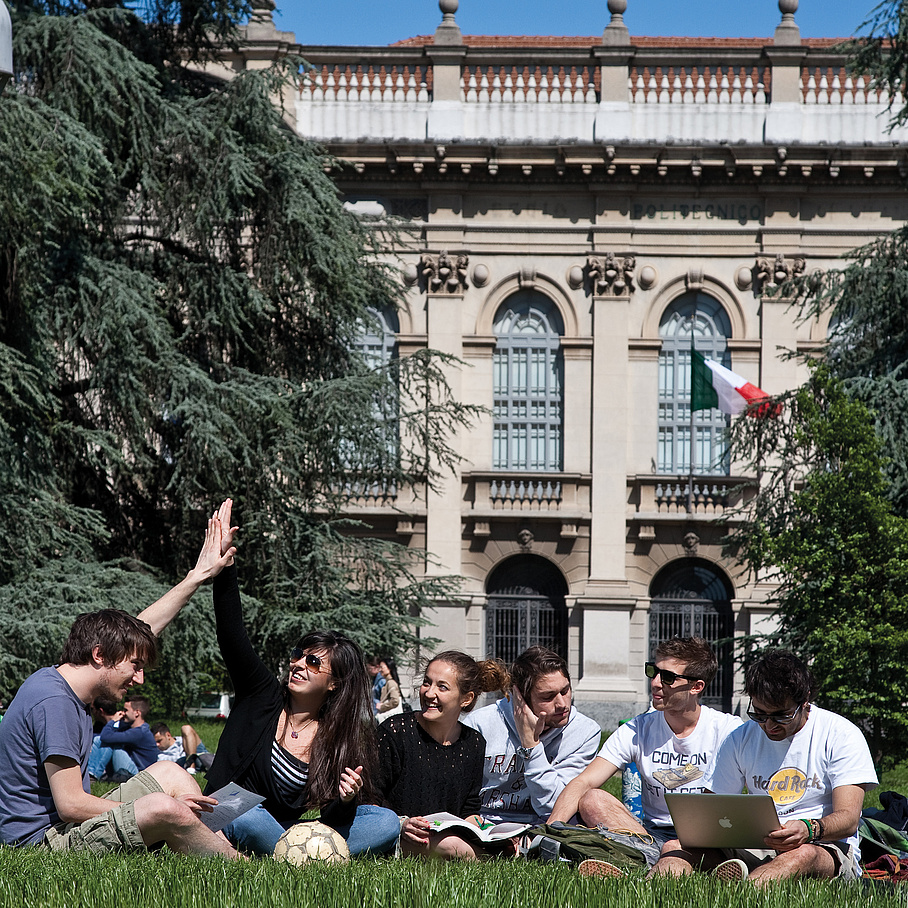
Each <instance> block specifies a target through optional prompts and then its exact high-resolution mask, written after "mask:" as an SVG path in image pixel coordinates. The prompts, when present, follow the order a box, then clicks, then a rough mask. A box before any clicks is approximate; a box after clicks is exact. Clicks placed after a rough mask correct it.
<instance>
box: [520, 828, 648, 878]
mask: <svg viewBox="0 0 908 908" xmlns="http://www.w3.org/2000/svg"><path fill="white" fill-rule="evenodd" d="M527 836H528V837H529V844H528V845H527V846H526V847H525V848H524V849H522V851H523V854H524V856H525V857H528V858H535V859H538V860H542V861H569V862H570V863H572V864H579V863H580V862H581V861H585V860H586V859H587V858H592V859H594V860H597V861H608V862H609V864H614V865H615V866H616V867H620V868H621V869H622V870H637V869H640V868H645V867H647V866H648V865H651V864H655V863H656V861H657V860H658V858H659V846H658V845H656V844H655V842H653V840H652V838H651V837H650V836H646V835H641V834H638V833H623V832H619V831H616V830H610V829H605V828H603V827H599V828H597V829H590V828H589V827H588V826H570V825H568V824H567V823H540V824H539V825H538V826H534V827H533V828H532V829H530V830H528V832H527Z"/></svg>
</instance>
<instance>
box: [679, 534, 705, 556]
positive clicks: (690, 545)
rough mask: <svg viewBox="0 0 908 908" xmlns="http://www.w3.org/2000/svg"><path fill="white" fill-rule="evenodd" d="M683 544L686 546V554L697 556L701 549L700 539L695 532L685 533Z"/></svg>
mask: <svg viewBox="0 0 908 908" xmlns="http://www.w3.org/2000/svg"><path fill="white" fill-rule="evenodd" d="M681 544H682V545H683V546H684V552H685V554H687V555H691V556H693V555H696V554H697V550H698V549H699V548H700V537H699V536H698V535H697V534H696V533H694V532H690V533H685V534H684V539H683V540H682V541H681Z"/></svg>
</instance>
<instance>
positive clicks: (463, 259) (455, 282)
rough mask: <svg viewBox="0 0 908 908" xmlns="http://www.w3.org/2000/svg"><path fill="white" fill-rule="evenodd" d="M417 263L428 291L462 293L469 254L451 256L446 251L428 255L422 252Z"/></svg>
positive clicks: (465, 281) (465, 283) (465, 282)
mask: <svg viewBox="0 0 908 908" xmlns="http://www.w3.org/2000/svg"><path fill="white" fill-rule="evenodd" d="M419 263H420V270H421V272H422V276H423V277H424V278H425V281H426V289H427V290H428V291H429V293H462V292H463V290H464V288H465V287H466V286H467V267H468V266H469V264H470V259H469V256H466V255H457V256H453V255H448V253H447V252H440V253H439V254H438V255H430V254H429V253H428V252H424V253H423V254H422V256H421V257H420V260H419Z"/></svg>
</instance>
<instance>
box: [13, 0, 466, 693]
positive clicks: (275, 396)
mask: <svg viewBox="0 0 908 908" xmlns="http://www.w3.org/2000/svg"><path fill="white" fill-rule="evenodd" d="M10 5H11V8H12V9H11V11H12V14H13V29H14V41H15V48H14V59H15V64H16V67H17V72H16V77H15V80H14V82H13V83H12V84H11V85H9V86H8V87H7V89H6V91H5V92H4V94H3V95H2V97H0V147H2V149H3V150H2V152H0V393H2V398H0V433H2V434H0V453H2V455H3V457H2V462H0V521H2V523H0V556H2V557H0V585H3V587H4V590H5V592H4V594H3V595H2V596H0V603H3V602H6V603H12V602H18V603H20V606H21V603H22V602H23V601H24V600H23V599H22V596H21V595H20V594H21V593H22V592H23V591H25V590H29V589H32V588H33V585H34V584H35V583H36V582H37V580H36V577H39V576H40V577H45V578H46V577H53V576H55V570H56V568H54V563H55V562H59V563H60V564H64V563H65V564H67V565H71V564H72V563H73V561H74V560H75V561H78V562H81V563H86V564H93V565H97V566H98V568H97V570H94V571H93V570H86V571H83V572H81V573H80V574H79V577H80V582H82V583H84V584H86V593H85V595H84V596H83V597H82V598H81V599H80V608H82V609H83V610H84V608H89V607H94V605H93V604H96V605H100V603H101V602H103V601H105V596H106V594H104V593H103V592H99V591H97V590H96V581H97V582H100V578H101V577H102V576H108V575H109V572H110V571H116V570H117V569H118V568H117V567H116V566H115V565H116V564H118V563H122V559H128V561H129V563H130V564H140V565H143V566H144V568H143V570H145V571H146V572H147V573H148V575H149V577H152V578H154V580H155V582H158V583H160V582H164V579H165V578H166V579H167V580H172V579H174V578H176V577H179V576H181V575H182V574H183V573H184V572H185V570H186V569H188V568H189V567H190V566H191V565H192V563H193V562H194V559H195V556H196V554H197V549H198V545H199V542H200V538H201V529H202V527H203V525H204V519H205V517H206V516H207V514H208V513H210V511H211V510H212V508H213V507H214V506H215V505H216V504H217V502H218V500H219V499H220V498H222V497H224V496H225V495H231V496H232V497H233V498H234V499H235V501H236V507H235V514H236V516H237V518H238V521H239V522H240V523H241V524H242V525H243V530H242V533H241V537H240V546H241V554H240V576H241V582H243V583H244V584H245V586H246V588H247V589H248V590H249V592H250V593H251V594H252V595H253V596H258V597H260V598H261V601H262V602H261V607H260V608H259V609H258V610H257V612H256V615H257V617H256V627H255V628H254V629H253V630H254V633H256V634H257V635H259V636H260V638H261V641H262V642H263V645H264V644H266V643H267V645H268V647H269V651H270V652H272V653H274V654H275V658H276V657H277V653H278V652H280V651H283V649H285V648H286V647H287V645H288V642H289V644H292V640H293V639H295V637H296V636H298V634H299V633H300V631H301V630H302V629H303V627H304V626H306V625H307V623H308V622H309V621H310V620H312V621H317V622H318V623H319V624H323V625H325V624H328V625H335V626H338V627H340V628H341V629H344V630H347V631H349V632H351V633H353V634H354V635H355V636H357V637H360V638H362V639H363V641H364V642H365V643H367V644H369V645H371V644H372V643H373V642H375V643H377V642H382V643H383V644H384V645H385V646H386V647H387V648H389V649H392V650H401V649H403V648H405V647H406V646H407V645H409V644H410V643H412V642H413V641H414V640H415V639H416V637H415V635H416V633H417V625H418V623H419V622H418V619H415V618H414V617H413V616H414V615H417V614H418V612H419V610H420V608H421V607H422V606H424V605H425V604H427V603H428V602H430V601H431V598H432V597H434V596H436V595H441V594H442V591H441V589H440V586H439V583H438V582H435V581H433V582H424V581H422V580H421V579H420V573H419V571H418V570H417V568H416V565H415V564H414V556H413V554H412V553H410V552H408V551H407V550H406V549H405V548H401V547H400V546H398V545H397V544H395V543H393V542H391V541H388V540H384V541H378V540H376V539H373V538H370V531H369V527H367V526H360V527H358V528H356V529H355V530H353V529H351V528H349V527H347V528H346V529H344V527H343V526H342V525H341V524H335V521H337V520H339V517H338V515H339V513H340V512H341V510H342V509H343V507H344V505H345V504H346V503H347V502H348V501H349V500H350V498H351V497H354V496H356V495H357V494H361V492H362V490H363V489H364V488H369V489H381V490H383V491H384V493H387V494H393V492H394V491H396V490H399V489H403V488H408V487H415V488H418V489H425V488H426V487H431V486H432V484H433V483H434V482H435V481H436V479H437V477H438V476H439V475H440V472H441V471H444V470H445V469H447V468H448V467H450V465H451V464H452V463H453V462H454V461H455V459H456V457H455V454H454V452H453V450H452V449H451V447H450V446H449V443H448V441H447V439H448V438H449V437H450V434H451V432H452V431H454V430H456V429H457V428H458V427H460V426H462V425H465V424H466V423H467V422H468V421H469V419H470V418H471V416H472V415H473V411H472V410H471V408H469V407H465V406H462V405H460V404H458V403H457V402H456V401H454V400H453V399H452V398H451V396H450V394H449V391H448V387H447V385H446V382H445V379H444V374H445V369H447V368H450V367H451V366H452V362H451V361H450V360H447V359H446V358H445V357H442V356H440V355H437V354H433V353H432V352H431V351H428V352H425V353H422V354H418V355H415V356H413V357H409V358H406V359H402V360H400V361H397V362H394V363H392V364H390V365H387V366H383V367H377V368H370V367H369V366H368V364H367V363H366V362H365V360H364V358H363V356H362V355H361V354H360V353H359V352H358V350H357V340H358V337H359V336H360V333H361V332H362V330H363V326H364V325H366V324H368V323H369V321H370V319H371V318H372V316H371V314H370V313H372V312H381V311H386V310H392V309H394V308H395V307H396V306H397V305H399V292H400V291H399V286H400V283H399V281H398V280H397V275H396V274H395V272H394V271H393V269H392V268H391V267H390V266H389V265H387V264H384V263H383V261H384V260H383V259H382V258H381V257H380V256H379V255H378V252H379V250H378V249H376V248H375V241H374V235H373V234H372V233H370V232H368V231H367V230H366V229H364V227H363V226H362V225H361V224H360V222H359V221H358V220H357V219H356V218H355V217H354V216H353V215H352V214H350V213H348V212H347V211H346V210H345V209H344V208H343V205H342V201H341V199H340V198H339V196H338V193H337V190H336V188H335V186H334V185H333V183H332V182H331V181H330V180H329V179H328V177H327V176H326V175H325V170H326V166H325V165H326V161H325V157H324V154H323V152H322V151H321V150H320V149H318V148H316V147H314V146H312V145H311V144H308V143H305V142H303V141H300V140H299V139H298V138H297V137H296V136H295V135H293V134H292V133H291V132H290V131H289V130H288V129H287V128H286V126H285V124H284V123H283V121H282V119H281V115H280V111H279V110H277V109H275V107H274V104H273V98H274V97H276V96H278V95H279V89H280V86H281V84H282V80H284V79H286V78H288V77H290V78H292V77H293V76H294V75H295V72H296V70H297V68H298V63H294V62H287V63H285V64H284V65H283V66H282V67H281V66H276V67H274V68H273V69H271V70H268V71H264V72H244V73H241V74H239V75H237V76H236V77H235V78H233V79H231V80H230V81H227V82H219V81H216V80H213V79H211V78H209V77H206V76H205V75H204V73H203V72H202V71H201V70H200V69H199V68H198V67H193V66H192V65H191V64H192V63H193V62H198V61H204V60H205V59H206V58H208V57H210V55H211V54H212V53H213V51H214V49H216V47H217V46H218V44H219V43H223V42H229V41H231V40H234V37H235V35H234V25H235V23H236V21H237V19H238V18H239V17H241V16H242V15H243V14H244V12H245V11H246V5H245V4H244V3H240V2H237V0H181V2H180V3H175V2H165V0H154V2H152V0H148V2H146V3H143V4H139V5H138V6H139V8H138V14H137V13H136V10H134V9H133V7H135V6H136V4H132V3H126V2H117V0H98V2H81V3H78V2H63V0H60V2H40V3H39V2H36V0H15V2H12V3H11V4H10ZM111 565H114V566H111ZM373 566H374V567H373ZM48 572H49V573H48ZM137 576H138V575H137V574H136V573H134V572H130V573H129V574H128V577H127V578H126V580H127V581H129V582H134V581H135V580H136V578H137ZM363 577H367V578H372V579H374V584H373V585H371V586H369V585H365V586H363V585H358V584H357V581H358V580H360V579H362V578H363ZM41 582H42V584H43V585H42V586H41V590H42V595H43V596H45V597H49V599H48V603H50V604H52V603H54V602H58V603H59V604H60V606H61V608H62V607H63V602H64V595H63V593H62V590H61V591H60V593H59V595H57V594H55V593H54V592H53V589H54V587H53V583H51V582H45V581H44V580H42V581H41ZM136 589H142V587H140V586H136ZM92 590H95V591H96V593H97V594H96V595H95V594H94V593H92ZM147 604H148V602H147V601H145V600H144V599H140V600H137V601H134V602H133V603H132V610H133V611H138V610H139V609H140V608H142V607H143V606H145V605H147ZM43 605H44V604H42V607H43ZM5 609H6V607H5V606H0V624H2V623H3V622H4V621H6V620H7V618H8V617H10V616H11V615H12V612H10V611H8V610H5ZM200 611H201V613H202V616H201V618H197V617H193V621H196V620H201V621H203V622H208V623H209V624H210V614H209V613H210V608H206V609H203V610H200ZM61 614H62V613H61ZM310 614H311V616H312V618H311V619H310V618H309V617H306V616H308V615H310ZM294 616H295V619H296V620H295V622H294V621H293V620H292V618H293V617H294ZM189 623H190V622H189V621H188V620H187V619H181V620H180V621H179V623H175V625H174V627H173V628H172V629H171V631H169V632H168V633H170V634H180V633H189V631H188V630H187V629H186V625H187V624H189ZM291 625H295V626H294V627H293V629H292V633H291ZM206 633H210V626H207V625H206ZM211 639H213V635H211ZM18 652H19V654H20V655H28V659H30V660H31V661H32V662H33V666H32V667H34V663H36V662H39V661H40V660H41V659H43V658H44V657H45V652H44V650H43V649H41V646H38V645H36V646H35V647H34V648H33V650H32V651H31V654H30V655H29V654H28V653H27V652H26V651H24V650H19V651H18ZM39 652H40V656H39ZM193 652H195V649H193ZM205 658H207V657H205ZM8 664H11V663H8V662H7V663H4V666H6V665H8ZM182 670H183V669H182V668H181V671H182ZM159 674H162V675H163V674H164V673H163V672H160V673H159ZM21 677H22V676H21V673H19V672H18V671H17V672H16V673H15V674H14V675H13V674H10V675H8V674H7V669H6V668H5V667H4V669H3V676H2V677H0V688H2V690H3V691H4V692H8V691H9V690H10V688H11V687H13V686H15V684H16V683H18V682H19V681H20V680H21ZM174 696H176V695H174Z"/></svg>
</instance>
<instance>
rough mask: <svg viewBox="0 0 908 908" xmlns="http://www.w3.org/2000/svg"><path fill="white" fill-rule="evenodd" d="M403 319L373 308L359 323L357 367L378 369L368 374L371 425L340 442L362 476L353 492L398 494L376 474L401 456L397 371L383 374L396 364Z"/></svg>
mask: <svg viewBox="0 0 908 908" xmlns="http://www.w3.org/2000/svg"><path fill="white" fill-rule="evenodd" d="M399 330H400V322H399V320H398V318H397V313H396V312H394V311H393V310H390V309H388V310H382V311H379V310H377V309H372V308H369V309H368V310H367V313H366V317H365V318H364V319H362V320H361V321H360V323H359V332H358V337H357V338H356V341H355V342H354V351H355V352H357V353H359V354H360V357H361V358H360V360H359V363H358V364H357V363H354V367H355V368H360V369H363V368H364V369H365V370H369V371H372V372H374V373H375V374H374V375H372V376H365V378H368V379H369V380H370V382H371V383H370V384H369V385H368V393H370V394H371V398H372V413H371V417H372V420H371V422H369V424H368V428H367V429H364V430H362V431H361V432H360V433H359V434H358V435H355V437H350V438H346V439H342V440H341V441H340V442H339V450H340V453H341V457H342V458H343V461H344V463H345V465H346V466H347V468H348V469H349V471H350V473H351V474H354V475H355V474H357V473H358V474H360V477H361V478H358V479H351V480H350V481H349V482H348V483H347V488H348V489H349V491H350V493H351V494H352V495H372V496H384V495H389V494H395V492H396V489H395V487H394V485H393V484H390V483H388V484H386V483H376V482H375V481H374V480H373V479H372V477H374V476H375V475H376V473H382V472H383V471H384V470H386V469H387V468H388V466H389V464H393V465H396V464H397V461H398V458H399V455H400V436H399V431H400V427H399V425H398V420H399V415H400V399H399V394H398V381H397V373H396V371H394V370H391V371H390V374H387V375H384V374H381V371H380V370H382V369H383V368H384V367H386V366H390V365H393V364H395V361H396V359H397V332H398V331H399Z"/></svg>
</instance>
